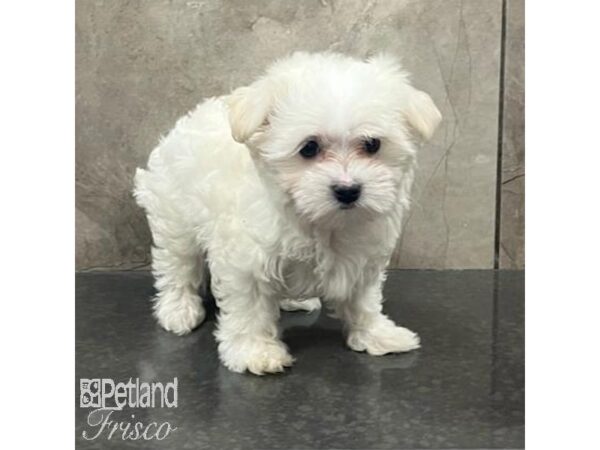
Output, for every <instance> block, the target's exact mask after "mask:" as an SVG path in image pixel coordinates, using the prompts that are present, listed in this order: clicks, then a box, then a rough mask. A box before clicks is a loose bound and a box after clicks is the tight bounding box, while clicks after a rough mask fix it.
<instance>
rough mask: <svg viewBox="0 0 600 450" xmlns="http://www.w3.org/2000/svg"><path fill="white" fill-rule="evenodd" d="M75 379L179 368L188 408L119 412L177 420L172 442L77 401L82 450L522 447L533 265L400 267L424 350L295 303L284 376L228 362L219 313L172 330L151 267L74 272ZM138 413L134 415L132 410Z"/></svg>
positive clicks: (404, 306)
mask: <svg viewBox="0 0 600 450" xmlns="http://www.w3.org/2000/svg"><path fill="white" fill-rule="evenodd" d="M76 292H77V294H76V297H77V300H76V302H77V303H76V305H77V310H76V316H77V317H76V377H77V380H76V382H77V386H79V379H80V378H113V379H115V380H116V381H128V379H129V378H134V379H135V378H136V377H139V378H140V379H141V380H146V381H151V380H156V381H164V382H166V381H169V380H172V379H173V377H177V378H178V383H179V403H178V407H177V408H172V409H168V408H162V409H161V408H155V409H124V410H123V411H115V412H114V414H113V416H112V419H114V421H115V422H127V421H131V422H134V421H138V420H139V421H141V422H143V423H145V424H147V423H149V422H152V421H156V422H157V423H158V424H160V423H162V422H165V421H168V422H169V423H170V424H171V425H173V426H176V427H177V430H175V431H173V432H172V433H171V434H170V435H169V436H168V437H167V438H166V439H165V440H163V441H155V440H151V441H144V440H141V441H123V440H122V439H121V437H120V435H119V436H117V435H114V436H113V437H112V438H111V439H110V440H109V439H107V437H106V436H107V433H103V434H102V435H101V436H99V437H98V438H96V439H94V440H92V441H87V440H85V439H83V438H82V432H83V431H85V430H88V433H90V434H88V436H90V435H93V433H94V432H95V430H97V428H94V427H91V426H90V425H88V424H87V423H86V421H87V420H88V412H89V410H88V409H86V408H80V407H79V387H77V388H76V389H77V392H76V393H77V396H76V397H77V399H76V400H77V404H76V433H77V435H76V439H77V448H169V449H179V448H216V449H226V448H248V449H255V448H278V449H284V448H285V449H288V448H353V449H354V448H522V447H523V446H524V330H523V326H524V324H523V322H524V274H523V272H493V271H437V272H436V271H391V272H390V275H389V278H388V281H387V283H386V287H385V296H386V298H387V301H386V303H385V306H384V309H385V311H386V312H387V313H388V314H389V315H390V316H391V317H392V318H394V319H395V320H396V321H397V322H398V323H400V324H402V325H405V326H407V327H409V328H411V329H413V330H415V331H417V332H418V333H419V334H420V336H421V339H422V348H421V349H420V350H418V351H416V352H413V353H409V354H404V355H388V356H383V357H371V356H368V355H365V354H359V353H355V352H352V351H350V350H348V349H347V348H346V347H345V346H344V342H343V336H342V332H341V327H340V324H339V323H338V322H337V321H336V320H334V319H331V318H329V317H327V316H326V314H324V313H321V314H319V313H316V312H315V313H311V314H306V313H301V312H296V313H284V314H283V319H282V323H283V329H284V332H283V339H284V340H285V341H286V342H287V344H288V345H289V347H290V349H291V351H292V353H293V354H294V356H295V357H296V359H297V360H296V363H295V365H294V367H293V368H292V369H291V370H289V371H288V372H287V373H286V374H284V375H279V376H267V377H255V376H252V375H239V374H234V373H231V372H229V371H227V370H226V369H225V368H224V367H222V366H221V365H220V364H219V361H218V358H217V354H216V346H215V341H214V338H213V335H212V331H213V330H214V315H213V316H212V317H210V318H209V320H208V322H206V323H204V324H203V326H202V327H200V328H199V329H198V330H196V331H195V332H194V333H192V334H191V335H189V336H185V337H177V336H174V335H171V334H169V333H167V332H165V331H163V330H161V329H160V328H159V327H158V326H157V325H156V324H155V322H154V320H153V318H152V316H151V309H150V304H149V302H148V299H149V298H150V297H151V296H152V294H153V288H152V278H151V276H150V275H149V274H148V273H145V272H122V273H81V274H78V275H77V276H76ZM132 415H133V416H134V418H132Z"/></svg>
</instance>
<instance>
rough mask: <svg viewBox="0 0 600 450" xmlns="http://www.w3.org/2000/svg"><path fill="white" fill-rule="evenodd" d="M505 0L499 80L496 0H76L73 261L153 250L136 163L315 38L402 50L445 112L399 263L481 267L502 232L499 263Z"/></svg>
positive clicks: (514, 89) (511, 239) (505, 123)
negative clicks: (186, 120) (179, 126)
mask: <svg viewBox="0 0 600 450" xmlns="http://www.w3.org/2000/svg"><path fill="white" fill-rule="evenodd" d="M504 1H505V2H508V5H507V6H508V7H507V8H505V9H506V11H507V15H506V17H507V18H508V19H509V20H508V22H507V29H506V31H507V33H506V35H507V38H506V41H505V42H506V44H507V45H506V51H505V54H506V60H505V66H506V69H507V70H506V76H505V77H504V82H503V83H501V66H502V64H501V57H502V51H501V49H502V35H503V33H502V23H503V20H502V18H503V0H462V1H460V0H370V1H362V0H344V1H342V0H296V1H281V0H228V1H225V0H202V1H200V0H198V1H193V0H187V1H186V0H170V1H169V0H137V1H134V0H104V1H103V0H78V1H77V3H76V41H77V42H76V68H77V73H76V83H77V85H76V117H77V118H76V120H77V123H76V132H77V135H76V221H77V222H76V229H77V236H76V266H77V268H78V269H93V268H131V267H140V266H145V265H147V264H148V262H149V252H148V250H149V246H150V241H151V238H150V234H149V231H148V228H147V225H146V221H145V218H144V216H143V214H142V211H141V210H140V209H139V208H137V206H136V205H135V203H134V201H133V199H132V197H131V188H132V175H133V172H134V170H135V167H136V166H141V165H144V164H145V161H146V159H147V157H148V154H149V153H150V151H151V150H152V148H153V147H154V146H155V145H156V143H157V142H158V139H159V137H160V136H161V134H164V133H165V132H167V131H168V130H169V129H170V127H172V125H173V124H174V122H175V120H176V119H177V118H178V117H179V116H181V115H182V114H184V113H185V112H187V111H188V110H189V109H191V108H192V107H193V106H194V105H195V104H196V103H198V102H199V101H200V100H201V99H202V98H203V97H206V96H212V95H219V94H223V93H226V92H228V91H230V90H231V89H232V88H234V87H236V86H239V85H243V84H245V83H248V82H250V81H251V80H252V79H253V78H254V77H255V76H256V75H258V74H259V73H260V72H261V70H262V69H263V68H264V67H265V66H266V65H268V63H269V62H270V61H272V60H273V59H274V58H277V57H279V56H283V55H285V54H286V53H288V52H290V51H293V50H309V51H319V50H326V49H331V50H338V51H342V52H348V53H351V54H354V55H358V56H364V55H367V54H370V53H373V52H375V51H381V50H385V51H388V52H392V53H394V54H398V55H402V57H403V61H404V64H405V66H406V67H407V68H408V70H409V71H410V72H412V74H413V79H414V80H415V84H416V85H417V86H418V87H419V88H421V89H423V90H425V91H427V92H429V93H430V94H431V95H432V97H433V98H434V100H435V102H436V103H437V105H438V106H439V107H440V109H441V111H442V114H443V115H444V122H443V123H442V125H441V127H440V129H439V130H438V132H437V133H436V136H435V138H434V139H433V140H432V142H430V143H428V144H427V145H426V146H425V147H424V148H423V149H422V151H421V154H420V168H419V174H418V178H417V181H416V186H415V190H414V207H413V210H412V213H411V215H410V217H409V218H408V220H407V224H406V232H405V234H404V236H403V238H402V240H401V242H399V246H398V247H399V248H398V252H397V255H396V257H395V258H394V265H395V266H396V267H403V268H491V267H494V263H495V259H496V255H497V254H498V252H499V251H500V250H498V247H499V248H500V249H501V253H500V256H499V258H497V259H498V261H499V263H500V264H501V265H502V266H503V267H521V266H522V253H523V251H522V248H523V239H522V236H523V233H522V217H523V201H522V198H523V189H522V187H523V185H522V182H523V179H522V178H523V177H520V178H519V176H520V175H521V174H522V172H523V164H522V160H523V141H522V135H523V126H522V121H523V118H522V110H521V109H522V89H523V82H522V65H523V64H522V58H523V52H522V21H523V12H522V0H504ZM515 4H516V5H517V6H516V7H513V5H515ZM502 84H503V85H504V86H505V88H504V92H503V94H504V96H505V97H506V99H503V102H502V103H501V102H500V99H501V97H502V96H501V94H502V93H501V85H502ZM519 102H521V103H519ZM501 104H504V107H503V108H502V107H501ZM501 114H502V117H503V120H499V117H500V115H501ZM499 123H500V124H501V125H502V133H499V132H498V129H499ZM499 136H504V139H503V140H502V139H500V141H502V143H501V148H502V152H499ZM499 153H500V154H502V155H503V157H502V158H501V160H499V159H498V155H499ZM499 161H500V162H501V164H502V170H501V171H500V172H501V175H502V182H501V183H498V182H497V174H498V172H499V171H498V162H499ZM514 176H517V178H514ZM511 178H513V179H512V180H511ZM497 186H501V188H502V190H501V194H502V197H501V198H500V197H499V198H498V199H497V198H496V189H497ZM509 196H510V197H509ZM497 200H500V201H497ZM497 211H500V215H499V216H498V221H496V212H497ZM497 225H498V226H497Z"/></svg>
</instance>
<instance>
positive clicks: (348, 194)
mask: <svg viewBox="0 0 600 450" xmlns="http://www.w3.org/2000/svg"><path fill="white" fill-rule="evenodd" d="M331 190H332V191H333V196H334V197H335V198H336V200H337V201H338V202H340V203H342V204H343V205H351V204H352V203H354V202H355V201H356V200H358V198H359V197H360V191H361V185H360V184H352V185H343V184H334V185H333V186H331Z"/></svg>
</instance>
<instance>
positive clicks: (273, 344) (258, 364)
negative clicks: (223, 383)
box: [219, 338, 294, 375]
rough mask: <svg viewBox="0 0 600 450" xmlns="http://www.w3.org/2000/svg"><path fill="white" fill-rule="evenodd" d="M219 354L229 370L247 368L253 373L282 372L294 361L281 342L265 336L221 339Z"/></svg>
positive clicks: (237, 370)
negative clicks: (229, 339)
mask: <svg viewBox="0 0 600 450" xmlns="http://www.w3.org/2000/svg"><path fill="white" fill-rule="evenodd" d="M219 356H220V357H221V361H223V364H225V366H226V367H227V368H228V369H229V370H232V371H233V372H238V373H241V372H244V371H245V370H248V371H249V372H252V373H253V374H255V375H264V374H267V373H277V372H283V371H284V368H285V367H290V366H291V365H292V363H293V362H294V358H292V356H291V355H290V354H289V352H288V350H287V347H286V346H285V344H284V343H283V342H281V341H280V340H278V339H267V338H244V339H240V338H237V339H234V340H231V341H223V342H221V343H220V344H219Z"/></svg>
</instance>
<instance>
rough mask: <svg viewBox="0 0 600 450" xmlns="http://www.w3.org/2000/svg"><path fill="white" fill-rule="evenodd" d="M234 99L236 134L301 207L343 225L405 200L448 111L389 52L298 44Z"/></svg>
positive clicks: (315, 218)
mask: <svg viewBox="0 0 600 450" xmlns="http://www.w3.org/2000/svg"><path fill="white" fill-rule="evenodd" d="M227 102H228V105H229V121H230V125H231V131H232V135H233V138H234V139H235V140H236V141H238V142H242V143H245V144H247V145H248V147H249V148H250V149H251V151H252V152H253V154H254V157H255V158H258V159H259V160H260V162H261V164H260V166H262V167H264V168H266V170H268V171H269V172H270V173H271V174H272V176H273V177H274V178H275V180H276V181H277V184H278V185H279V186H280V187H281V188H282V189H283V191H284V192H285V193H286V194H287V195H288V196H289V198H290V199H291V200H292V201H293V203H294V206H295V208H296V211H297V212H298V214H299V216H301V217H302V218H304V219H306V220H308V221H309V222H311V223H314V224H322V225H328V226H334V227H338V226H343V225H344V224H345V223H348V222H349V221H352V222H356V221H360V220H363V219H369V218H373V217H374V216H377V215H384V214H386V213H388V212H389V211H391V210H392V209H393V208H394V206H395V205H396V204H397V203H398V202H399V201H402V200H403V199H402V198H400V196H401V189H402V186H407V184H408V185H410V182H411V180H412V169H413V167H414V164H415V152H416V145H415V142H416V141H418V140H420V139H429V138H430V137H431V135H432V134H433V132H434V130H435V128H436V126H437V125H438V123H439V121H440V120H441V115H440V112H439V111H438V109H437V108H436V107H435V105H434V103H433V101H432V100H431V98H430V97H429V96H428V95H427V94H425V93H424V92H421V91H418V90H416V89H415V88H413V87H412V86H411V85H410V83H409V81H408V77H407V74H406V73H405V72H404V71H403V70H402V69H401V67H400V65H399V64H398V63H397V62H396V61H395V60H394V59H392V58H389V57H386V56H379V57H375V58H372V59H370V60H367V61H358V60H355V59H352V58H349V57H345V56H342V55H339V54H331V53H326V54H306V53H295V54H294V55H292V56H291V57H289V58H287V59H284V60H282V61H279V62H277V63H275V64H274V65H273V66H272V67H271V68H270V69H269V70H268V72H267V73H266V75H265V76H263V77H262V78H260V79H259V80H258V81H256V82H255V83H254V84H252V85H250V86H247V87H242V88H239V89H237V90H235V91H234V92H233V93H232V94H231V95H230V96H229V97H228V99H227Z"/></svg>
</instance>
